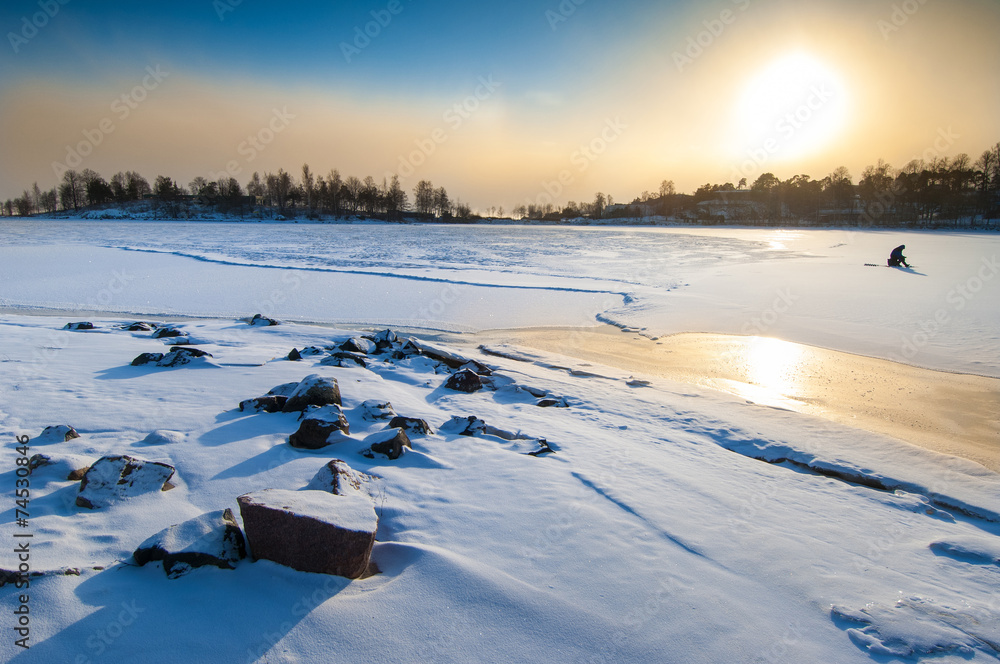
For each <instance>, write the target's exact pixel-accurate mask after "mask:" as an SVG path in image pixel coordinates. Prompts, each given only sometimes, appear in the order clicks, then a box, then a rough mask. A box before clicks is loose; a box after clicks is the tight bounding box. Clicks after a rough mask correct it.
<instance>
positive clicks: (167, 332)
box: [153, 325, 184, 339]
mask: <svg viewBox="0 0 1000 664" xmlns="http://www.w3.org/2000/svg"><path fill="white" fill-rule="evenodd" d="M181 336H184V333H183V332H181V331H180V330H179V329H177V328H176V327H174V326H172V325H167V326H165V327H161V328H160V329H158V330H157V331H156V332H154V333H153V338H154V339H169V338H173V337H181Z"/></svg>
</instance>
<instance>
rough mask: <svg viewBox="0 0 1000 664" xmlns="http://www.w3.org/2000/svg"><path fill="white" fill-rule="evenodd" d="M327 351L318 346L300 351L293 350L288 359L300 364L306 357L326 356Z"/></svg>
mask: <svg viewBox="0 0 1000 664" xmlns="http://www.w3.org/2000/svg"><path fill="white" fill-rule="evenodd" d="M325 354H326V350H324V349H322V348H319V347H318V346H309V347H308V348H303V349H302V350H299V349H298V348H293V349H292V350H291V352H289V353H288V359H289V360H291V361H292V362H298V361H299V360H301V359H302V358H304V357H311V356H313V355H325Z"/></svg>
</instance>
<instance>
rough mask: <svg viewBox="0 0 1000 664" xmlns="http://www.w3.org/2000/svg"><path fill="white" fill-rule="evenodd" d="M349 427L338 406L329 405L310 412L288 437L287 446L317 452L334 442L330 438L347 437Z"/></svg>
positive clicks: (349, 430) (349, 431)
mask: <svg viewBox="0 0 1000 664" xmlns="http://www.w3.org/2000/svg"><path fill="white" fill-rule="evenodd" d="M350 433H351V425H350V424H349V423H348V422H347V418H346V417H345V416H344V413H343V411H342V410H340V406H337V405H334V404H331V405H329V406H322V407H320V408H316V409H315V410H310V411H309V412H308V413H307V414H306V416H305V417H304V418H303V419H302V422H301V423H300V424H299V429H298V431H296V432H295V433H293V434H292V435H291V436H289V437H288V444H289V445H291V446H292V447H298V448H300V449H307V450H318V449H321V448H323V447H326V446H327V445H330V444H331V443H333V442H336V440H331V439H330V437H331V436H333V435H334V434H337V436H336V437H337V438H339V437H340V435H341V434H342V435H345V436H346V435H348V434H350Z"/></svg>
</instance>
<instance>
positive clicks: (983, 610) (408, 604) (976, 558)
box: [0, 222, 1000, 663]
mask: <svg viewBox="0 0 1000 664" xmlns="http://www.w3.org/2000/svg"><path fill="white" fill-rule="evenodd" d="M234 238H238V242H235V243H234V242H233V240H234ZM903 243H905V244H906V245H907V248H908V252H907V253H908V255H909V256H910V257H911V259H912V261H913V263H914V264H915V265H916V266H917V267H916V268H915V269H914V270H913V271H911V272H905V271H898V270H892V269H888V268H866V267H864V266H863V264H864V263H866V262H872V263H875V262H878V263H881V262H882V261H883V260H884V257H885V255H886V254H887V253H888V250H889V249H891V248H892V247H893V246H896V245H897V244H903ZM998 250H1000V238H998V237H996V236H992V235H976V234H961V235H958V234H916V233H913V234H906V233H891V232H885V233H852V232H846V231H796V230H792V231H778V230H738V229H736V230H734V229H692V230H687V229H670V230H663V229H657V230H639V229H568V228H553V229H539V228H509V229H508V228H496V227H490V228H475V227H458V228H454V227H408V226H407V227H399V226H371V227H352V226H344V227H337V226H289V225H283V226H271V225H263V224H260V225H236V224H144V223H126V222H122V223H98V222H77V223H74V222H34V223H33V224H32V223H31V222H27V223H14V224H12V225H10V226H5V227H4V228H3V230H2V232H0V284H2V290H0V307H3V309H4V310H3V311H2V312H0V339H2V341H3V343H2V348H0V372H2V380H0V435H2V436H3V439H4V441H5V445H4V448H3V455H2V458H0V487H3V488H2V491H3V495H4V496H5V500H6V504H4V505H2V506H0V512H2V519H0V521H2V523H3V528H2V530H0V538H2V539H3V546H2V547H0V548H2V549H3V550H4V551H5V553H4V554H3V556H0V568H3V569H16V565H17V564H18V562H17V559H16V554H14V553H12V551H13V550H14V547H15V543H16V542H20V540H18V539H16V538H15V534H17V533H22V534H23V533H25V532H31V533H32V534H33V538H32V539H31V556H30V565H31V569H33V570H38V571H51V572H56V574H52V575H46V576H44V577H40V578H38V577H36V578H34V579H33V580H32V582H31V587H30V589H29V590H18V589H16V588H14V587H13V585H12V584H8V585H6V586H4V587H3V588H0V596H2V597H3V605H4V607H5V611H4V615H5V616H6V617H5V618H3V619H0V620H2V621H5V622H4V623H3V624H2V626H3V627H4V630H3V633H4V634H5V636H4V637H3V639H2V641H0V658H2V659H3V660H4V661H8V660H10V661H15V662H25V663H29V662H54V661H69V662H126V661H134V660H135V659H136V658H137V657H141V658H142V659H143V661H149V662H176V661H212V662H258V661H259V662H314V661H336V662H368V661H386V662H423V661H428V662H476V661H484V662H486V661H513V662H581V663H582V662H871V661H876V662H889V661H918V660H928V661H936V662H968V661H984V662H985V661H996V659H998V658H1000V618H998V616H1000V600H998V597H1000V592H998V590H1000V477H998V476H997V475H996V474H994V473H991V472H989V471H986V470H985V469H984V468H983V467H982V466H979V465H977V464H974V463H972V462H968V461H964V460H962V459H958V458H955V457H946V456H942V455H939V454H935V453H933V452H929V451H925V450H922V449H919V448H916V447H913V446H910V445H907V444H905V443H903V442H900V441H896V440H893V439H890V438H886V437H883V436H879V435H876V434H870V433H866V432H863V431H859V430H856V429H851V428H847V427H844V426H841V425H836V424H833V423H830V422H827V421H824V420H819V419H815V418H811V417H808V416H804V415H800V414H796V413H793V412H788V411H784V410H779V409H774V408H766V407H761V406H755V405H753V404H750V403H747V402H746V401H745V400H741V399H738V398H736V397H732V396H729V395H726V394H723V393H718V392H713V391H711V390H708V389H702V388H697V387H692V386H690V385H682V384H679V383H671V382H668V381H665V380H652V381H650V382H649V383H648V384H646V383H645V382H641V381H635V380H629V378H630V377H629V376H627V375H624V374H623V373H622V372H620V371H617V370H614V369H610V368H606V367H599V366H582V365H580V364H579V363H574V362H573V361H571V360H567V359H566V358H564V357H558V356H555V355H544V354H539V353H533V354H531V356H530V357H529V356H527V355H525V356H520V355H517V354H516V353H510V354H509V355H510V356H509V357H501V356H497V355H484V354H482V353H481V352H480V351H479V350H478V348H477V343H476V341H475V339H474V338H470V339H469V341H468V342H462V341H459V342H456V343H455V344H454V348H453V350H454V352H455V353H458V354H463V355H465V356H467V357H469V358H473V359H476V360H478V361H480V362H484V363H486V364H488V365H489V366H490V367H491V368H493V370H494V377H493V379H492V383H493V387H494V388H495V389H484V390H481V391H478V392H476V393H473V394H466V393H462V392H456V391H453V390H449V389H446V388H445V387H444V383H445V381H446V380H447V379H448V377H449V374H450V373H452V372H453V370H452V369H448V368H447V367H445V366H444V365H442V364H441V363H440V362H437V361H435V360H433V359H431V358H428V357H426V356H421V355H415V356H410V357H408V358H402V357H399V358H396V359H390V360H389V361H383V360H384V359H389V358H386V357H383V358H379V359H377V360H376V359H374V358H373V359H372V360H370V361H368V362H367V367H365V368H362V367H361V366H346V367H337V366H329V365H328V364H321V360H322V357H323V355H316V356H309V355H307V356H306V357H304V358H303V360H302V361H298V362H293V361H289V360H287V359H285V357H286V355H287V354H288V352H289V351H290V350H291V349H292V348H293V347H294V348H299V349H302V348H304V347H307V346H329V345H333V344H336V343H340V342H343V341H345V340H346V339H348V338H349V337H352V336H356V335H357V334H358V332H357V330H356V329H354V326H365V327H366V329H372V330H374V329H375V326H379V327H384V326H400V325H409V326H420V327H424V328H433V329H442V330H457V331H472V330H480V329H488V328H496V327H521V326H540V325H580V326H584V325H593V324H594V323H595V322H596V320H599V319H600V320H607V321H611V322H613V323H615V324H618V325H621V326H625V327H630V328H634V329H639V330H642V331H643V333H644V334H648V335H650V336H657V335H662V334H669V333H672V332H678V331H713V332H735V333H752V334H761V335H773V336H779V337H783V338H786V339H791V340H796V341H801V342H807V343H814V344H817V345H823V346H827V347H831V348H836V349H841V350H848V351H853V352H859V353H864V354H870V355H875V356H881V357H892V356H893V355H898V356H899V357H900V358H901V359H903V360H905V361H908V362H910V363H913V364H917V365H921V366H927V367H932V368H940V369H947V370H953V371H970V372H975V373H980V374H984V375H991V376H997V375H1000V352H998V351H1000V306H998V305H1000V289H998V288H997V282H998V281H1000V280H998V279H996V272H997V270H996V257H997V255H998V254H1000V251H998ZM46 310H48V314H49V315H43V316H39V315H27V314H28V313H39V311H42V312H45V311H46ZM56 310H62V312H57V311H56ZM67 312H73V313H67ZM84 312H87V313H84ZM95 312H96V313H95ZM258 312H260V313H264V314H267V315H273V316H276V317H278V318H281V319H284V320H285V321H286V323H285V324H283V325H279V326H275V327H259V326H249V325H247V324H246V323H245V322H240V321H238V320H236V318H237V317H243V316H249V315H251V314H254V313H258ZM940 312H943V314H941V313H940ZM166 316H176V317H179V318H182V319H183V320H180V321H177V322H176V324H177V325H178V327H179V329H181V330H182V331H184V332H185V333H186V334H187V335H188V338H189V339H190V340H191V342H192V343H193V344H194V345H196V347H197V348H200V349H202V350H205V351H208V352H210V353H211V354H212V356H213V357H212V358H211V359H210V360H208V361H203V362H200V363H193V364H190V365H185V366H179V367H175V368H163V367H153V366H137V367H132V366H129V365H130V362H131V361H132V359H133V358H134V357H136V356H137V355H139V354H141V353H145V352H155V351H159V352H165V350H167V349H166V348H165V346H164V344H165V342H167V341H169V340H160V339H154V338H152V333H151V332H149V331H135V332H129V331H125V330H123V329H121V328H120V327H119V323H120V322H122V321H124V320H133V319H135V318H143V319H147V320H149V319H153V320H156V321H160V318H159V317H166ZM196 317H206V318H196ZM80 320H88V321H91V322H93V323H94V324H95V329H93V330H80V331H74V330H65V329H63V327H64V326H65V325H66V323H69V322H74V321H80ZM294 321H300V322H294ZM304 321H312V322H322V323H326V324H327V325H324V326H319V325H307V324H303V323H302V322H304ZM928 321H931V322H932V323H933V324H934V325H936V327H932V326H931V325H930V324H928ZM345 328H350V329H345ZM416 336H417V337H423V338H429V339H431V340H432V341H433V340H434V339H433V337H434V335H433V333H431V332H425V333H419V332H418V333H416ZM908 344H909V345H908ZM910 346H912V350H913V351H914V352H912V353H911V352H910V350H911V349H910ZM310 374H321V375H323V376H328V377H333V378H336V379H337V380H338V382H339V384H340V389H341V392H342V394H343V399H344V412H345V414H346V416H347V418H348V420H349V423H350V427H351V434H350V438H349V439H347V440H342V441H341V442H338V443H336V444H334V445H331V446H330V447H327V448H324V449H322V450H320V451H313V452H308V451H303V450H298V449H294V448H292V447H290V446H289V445H288V443H287V437H288V436H289V434H291V433H293V432H294V431H295V430H296V428H297V426H298V422H297V417H296V415H295V414H290V413H273V414H267V413H249V412H240V411H239V410H237V409H236V406H237V404H238V403H239V402H240V401H242V400H244V399H249V398H252V397H257V396H260V395H263V394H265V393H266V392H268V390H270V389H271V388H274V387H275V386H277V385H281V384H284V383H288V382H291V381H299V380H301V379H303V378H304V377H305V376H307V375H310ZM542 393H544V394H545V395H546V397H548V398H553V399H555V400H556V401H557V402H559V403H565V404H566V405H567V407H550V408H541V407H539V406H538V405H537V403H538V401H539V397H538V396H537V395H538V394H542ZM370 400H378V401H380V402H384V401H388V402H390V403H391V404H392V407H393V409H394V410H395V412H396V413H398V414H399V415H403V416H409V417H418V418H423V419H425V420H427V422H429V423H430V424H431V426H432V427H433V428H434V430H435V433H433V434H430V435H427V436H419V435H414V436H413V437H412V441H413V449H412V450H408V451H407V452H406V453H405V454H404V455H403V456H402V457H400V458H399V459H397V460H395V461H390V460H388V459H386V458H385V457H381V456H376V457H375V458H374V459H370V458H367V457H365V456H362V454H361V453H362V452H363V451H364V449H365V447H366V445H365V443H364V442H363V441H364V440H365V438H366V436H367V435H369V434H372V433H375V432H378V431H380V430H382V429H384V428H385V426H386V425H385V422H383V421H374V420H372V419H370V417H369V416H368V415H367V411H366V409H365V407H364V406H363V404H364V402H366V401H370ZM454 416H461V417H466V416H476V417H479V418H481V419H482V420H484V421H485V422H486V423H487V424H489V425H491V426H493V427H496V429H497V430H499V431H506V432H511V433H520V434H521V435H522V436H523V437H522V438H515V439H513V440H507V439H506V438H504V437H502V436H498V435H481V436H476V437H469V436H462V435H459V434H458V433H456V432H455V431H454V430H453V429H449V428H448V427H444V429H442V428H441V425H442V424H445V423H446V422H448V421H449V419H450V418H452V417H454ZM60 424H66V425H71V426H73V427H75V429H76V430H77V431H78V432H79V434H80V437H79V438H75V439H72V440H68V441H61V440H59V441H55V440H52V439H51V438H50V439H45V438H41V439H39V438H38V436H39V434H40V433H41V431H42V429H43V428H44V427H46V426H49V425H60ZM156 431H166V432H172V433H166V434H164V435H161V436H158V437H156V436H154V437H152V438H150V437H149V435H150V434H151V433H152V432H156ZM15 435H28V436H30V437H31V438H32V443H31V453H32V454H33V453H45V454H50V455H52V456H53V457H59V458H63V457H66V461H65V464H64V465H58V464H56V465H52V466H45V467H42V468H40V469H39V470H38V471H36V472H35V473H34V474H33V475H32V477H31V502H30V515H31V516H30V520H29V521H30V523H29V525H28V527H27V528H19V527H18V526H17V525H16V522H15V518H16V516H17V515H16V507H17V506H16V504H15V496H14V489H15V483H16V479H17V477H16V467H17V466H16V457H17V456H18V453H17V451H16V450H15V449H14V448H15V444H14V443H15V440H14V436H15ZM542 438H544V439H545V440H546V441H547V442H548V444H549V445H550V447H551V448H552V449H553V450H554V453H552V454H546V455H542V456H531V455H529V454H527V453H526V452H527V451H530V448H532V447H533V446H534V445H537V441H538V440H539V439H542ZM112 453H117V454H128V455H131V456H135V457H140V458H143V459H146V460H149V461H157V462H164V463H169V464H170V465H172V466H174V467H175V468H176V474H175V475H174V477H173V478H172V479H171V482H172V483H173V484H175V485H176V486H175V488H174V489H172V490H170V491H167V492H155V493H150V494H145V495H141V496H138V497H135V498H131V499H129V500H126V501H122V502H119V503H116V504H114V505H111V506H109V507H107V508H103V509H99V510H89V509H85V508H81V507H78V506H77V505H76V503H75V499H76V495H77V491H78V487H79V484H80V483H79V482H78V481H76V482H73V481H68V480H66V479H65V476H64V473H62V474H61V473H60V471H61V470H62V469H63V468H66V467H68V466H67V465H66V464H69V465H73V464H72V463H71V462H72V461H75V460H77V459H76V457H80V458H83V459H84V460H85V461H90V462H92V461H94V460H96V459H97V458H99V457H101V456H103V455H105V454H112ZM331 458H340V459H344V460H345V461H347V463H348V464H350V465H351V466H352V467H353V468H354V469H355V470H358V471H360V472H364V473H368V474H370V475H372V476H373V477H374V478H375V479H374V480H373V481H372V482H370V483H369V485H368V488H369V490H370V491H371V493H372V494H373V496H374V500H375V505H376V510H377V512H378V513H379V514H380V522H379V530H378V542H377V543H376V545H375V549H374V553H373V559H374V560H375V561H376V563H377V564H378V566H379V568H380V569H381V571H382V573H381V574H378V575H375V576H372V577H370V578H367V579H363V580H356V581H348V580H346V579H342V578H340V577H328V576H324V575H316V574H307V573H302V572H296V571H293V570H291V569H288V568H284V567H281V566H279V565H276V564H274V563H270V562H267V561H258V562H249V561H243V562H241V563H240V564H239V565H237V567H236V569H235V570H223V569H216V568H211V567H206V568H199V569H196V570H194V571H193V572H191V573H190V574H187V575H185V576H182V577H180V578H176V579H168V578H167V576H166V575H165V574H164V573H163V571H162V569H160V564H159V563H151V564H149V565H146V566H145V567H137V566H135V564H134V563H133V562H132V561H131V554H132V551H133V550H134V549H135V548H136V547H137V546H138V545H139V544H141V543H142V542H143V541H145V540H146V539H147V538H149V537H150V536H152V535H154V534H156V533H157V532H159V531H161V530H163V529H164V528H166V527H167V526H170V525H172V524H175V523H179V522H181V521H184V520H186V519H190V518H194V517H197V516H199V515H202V514H204V513H206V512H212V511H216V510H221V509H224V508H227V507H228V508H231V509H233V511H234V512H235V513H237V514H238V510H237V507H236V497H237V496H239V495H241V494H243V493H247V492H249V491H256V490H260V489H265V488H276V489H293V490H294V489H300V488H303V487H305V486H306V485H307V484H308V483H309V481H310V480H311V479H312V477H313V476H314V475H315V474H316V472H317V471H318V470H319V468H320V467H321V466H323V465H324V464H325V463H326V462H327V461H329V460H330V459H331ZM68 568H74V569H78V570H79V572H80V573H79V575H78V576H77V575H73V574H71V575H65V574H63V573H61V572H62V571H63V570H66V569H68ZM94 568H102V569H94ZM21 594H28V595H30V597H29V598H28V601H27V602H26V604H27V605H28V606H29V608H30V637H31V638H30V644H31V646H32V647H31V648H30V650H26V651H22V649H21V648H19V647H18V646H16V645H15V639H16V638H17V636H16V635H15V633H14V630H12V629H10V628H12V627H14V626H16V624H17V623H16V621H17V619H18V616H16V615H15V614H14V613H13V612H14V610H16V609H17V608H18V606H19V605H20V604H21V601H20V597H19V596H20V595H21ZM8 607H9V609H8Z"/></svg>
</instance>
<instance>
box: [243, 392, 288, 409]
mask: <svg viewBox="0 0 1000 664" xmlns="http://www.w3.org/2000/svg"><path fill="white" fill-rule="evenodd" d="M287 401H288V397H283V396H280V395H277V394H268V395H265V396H262V397H256V398H253V399H246V400H244V401H241V402H240V411H241V412H255V413H259V412H261V411H263V412H265V413H280V412H281V410H282V409H283V408H284V407H285V403H286V402H287Z"/></svg>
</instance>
